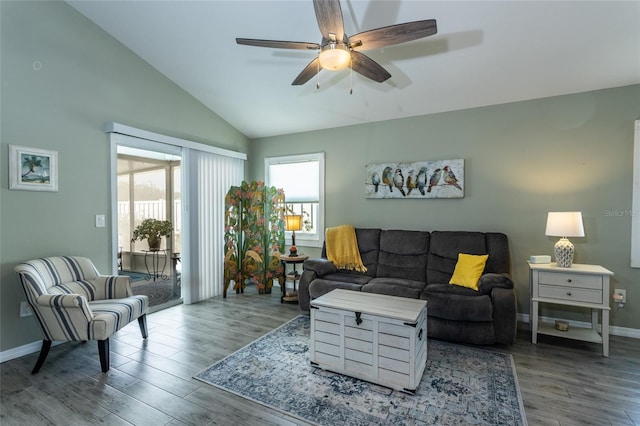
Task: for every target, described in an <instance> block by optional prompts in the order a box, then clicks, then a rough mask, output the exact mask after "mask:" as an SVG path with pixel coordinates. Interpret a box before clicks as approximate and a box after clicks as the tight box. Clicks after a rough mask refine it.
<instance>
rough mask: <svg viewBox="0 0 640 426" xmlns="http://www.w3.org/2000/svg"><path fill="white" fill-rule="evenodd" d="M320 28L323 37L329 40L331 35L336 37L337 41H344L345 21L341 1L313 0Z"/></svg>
mask: <svg viewBox="0 0 640 426" xmlns="http://www.w3.org/2000/svg"><path fill="white" fill-rule="evenodd" d="M313 8H314V9H315V11H316V19H317V20H318V27H319V28H320V32H321V33H322V37H323V38H324V39H326V40H329V33H333V34H335V35H336V40H338V41H343V40H344V21H343V19H342V9H341V8H340V1H339V0H313Z"/></svg>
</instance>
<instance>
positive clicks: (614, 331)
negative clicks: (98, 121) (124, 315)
mask: <svg viewBox="0 0 640 426" xmlns="http://www.w3.org/2000/svg"><path fill="white" fill-rule="evenodd" d="M517 318H518V322H519V323H520V324H527V325H528V324H529V314H518V317H517ZM556 319H557V318H551V317H540V320H541V321H544V322H554V321H555V320H556ZM569 325H574V326H576V327H590V326H591V323H589V322H583V321H569ZM609 334H611V335H613V336H621V337H630V338H632V339H640V330H639V329H637V328H627V327H617V326H611V327H609ZM62 343H65V342H53V346H57V345H60V344H62ZM41 347H42V340H38V341H37V342H32V343H28V344H26V345H22V346H18V347H17V348H11V349H7V350H6V351H2V352H0V364H1V363H3V362H7V361H11V360H12V359H15V358H20V357H21V356H25V355H29V354H32V353H34V352H40V348H41Z"/></svg>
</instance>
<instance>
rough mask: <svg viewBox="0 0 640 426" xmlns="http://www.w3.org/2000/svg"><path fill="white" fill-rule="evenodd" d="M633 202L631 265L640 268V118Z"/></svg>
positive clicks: (634, 167) (638, 121) (636, 146)
mask: <svg viewBox="0 0 640 426" xmlns="http://www.w3.org/2000/svg"><path fill="white" fill-rule="evenodd" d="M634 135H635V136H634V148H633V158H634V160H633V193H632V204H631V267H632V268H640V120H636V122H635V132H634Z"/></svg>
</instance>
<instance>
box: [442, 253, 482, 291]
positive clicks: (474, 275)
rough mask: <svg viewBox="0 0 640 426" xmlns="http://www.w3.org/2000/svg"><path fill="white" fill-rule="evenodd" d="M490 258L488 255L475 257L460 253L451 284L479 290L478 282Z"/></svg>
mask: <svg viewBox="0 0 640 426" xmlns="http://www.w3.org/2000/svg"><path fill="white" fill-rule="evenodd" d="M488 258H489V255H488V254H483V255H474V254H465V253H458V263H456V269H455V270H454V271H453V276H452V277H451V279H450V280H449V284H454V285H459V286H462V287H468V288H471V289H473V290H476V291H477V290H478V280H480V276H481V275H482V272H483V271H484V265H485V264H486V263H487V259H488Z"/></svg>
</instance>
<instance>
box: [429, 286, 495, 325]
mask: <svg viewBox="0 0 640 426" xmlns="http://www.w3.org/2000/svg"><path fill="white" fill-rule="evenodd" d="M420 298H421V299H424V300H426V301H427V303H428V305H427V315H428V316H432V317H438V318H442V319H446V320H451V321H493V305H492V304H491V297H490V296H489V295H487V294H481V293H479V292H477V291H475V290H472V289H470V288H466V287H460V286H456V285H450V284H429V285H428V286H427V287H426V289H425V290H424V291H423V292H422V294H421V295H420Z"/></svg>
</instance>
